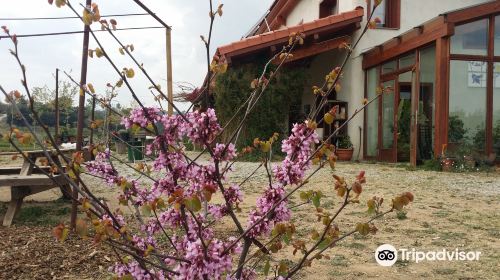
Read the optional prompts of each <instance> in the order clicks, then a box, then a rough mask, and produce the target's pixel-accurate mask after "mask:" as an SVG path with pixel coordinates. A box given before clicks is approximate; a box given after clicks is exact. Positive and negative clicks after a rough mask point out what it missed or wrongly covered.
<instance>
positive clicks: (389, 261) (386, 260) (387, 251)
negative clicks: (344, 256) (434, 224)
mask: <svg viewBox="0 0 500 280" xmlns="http://www.w3.org/2000/svg"><path fill="white" fill-rule="evenodd" d="M480 256H481V252H478V251H460V250H459V249H455V250H448V249H441V250H438V251H427V252H425V251H419V250H416V249H415V248H412V249H399V250H396V248H395V247H394V246H392V245H391V244H384V245H380V246H379V247H378V248H377V250H375V260H376V261H377V263H378V264H379V265H381V266H392V265H394V264H395V263H396V261H397V260H398V259H399V260H401V261H413V262H415V263H419V262H422V261H478V260H479V257H480Z"/></svg>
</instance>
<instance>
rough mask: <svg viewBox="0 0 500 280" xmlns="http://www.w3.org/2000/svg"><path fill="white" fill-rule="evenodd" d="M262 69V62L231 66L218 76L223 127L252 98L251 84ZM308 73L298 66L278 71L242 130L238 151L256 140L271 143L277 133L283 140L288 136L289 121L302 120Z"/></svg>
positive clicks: (217, 94) (217, 100) (229, 131)
mask: <svg viewBox="0 0 500 280" xmlns="http://www.w3.org/2000/svg"><path fill="white" fill-rule="evenodd" d="M263 69H264V63H262V62H256V63H251V64H250V63H249V64H243V65H238V66H232V67H230V68H229V69H228V70H227V72H226V73H224V74H220V75H218V76H217V78H216V82H215V108H216V111H217V116H218V118H219V120H220V122H221V124H223V125H225V124H226V123H227V122H228V121H229V119H230V118H231V117H232V116H233V114H234V113H235V112H236V110H237V109H238V108H239V107H240V106H241V104H243V103H244V102H245V100H246V99H247V98H248V97H249V96H250V94H251V92H252V91H253V90H252V88H251V86H250V84H251V82H252V80H254V79H256V78H258V77H259V76H260V75H261V73H262V70H263ZM274 70H275V66H273V65H272V66H271V69H270V71H274ZM268 73H269V71H268ZM305 73H306V71H305V68H304V67H299V66H292V67H290V66H287V67H283V68H282V69H280V70H279V72H278V73H277V75H276V77H275V79H273V80H272V81H271V82H270V84H269V86H268V88H267V89H266V91H265V92H264V95H263V96H262V97H261V98H260V100H259V102H258V103H257V106H256V107H255V109H254V110H253V111H252V113H251V115H250V116H249V118H248V120H247V122H246V124H245V126H244V127H243V130H242V132H241V134H240V138H239V141H238V143H237V146H238V148H240V147H244V146H248V145H251V144H252V142H253V139H254V138H256V137H258V138H261V139H268V138H269V137H271V136H272V134H273V133H274V132H277V133H279V134H280V139H283V137H284V136H286V135H287V134H288V132H289V126H290V121H292V122H296V121H301V120H302V119H303V116H302V113H301V112H302V110H301V106H300V104H301V97H302V93H303V92H304V86H305V85H306V82H307V81H306V80H307V78H308V77H307V75H306V74H305ZM266 76H268V75H266ZM245 110H246V108H245V109H243V110H242V111H241V113H240V114H239V116H238V117H237V119H236V120H235V121H233V122H232V123H231V125H230V126H229V129H227V131H226V133H225V134H224V138H225V139H224V140H227V138H228V137H230V135H231V134H232V132H233V131H234V130H235V129H236V125H237V124H238V123H239V121H241V119H242V117H243V116H244V114H245ZM274 149H275V150H276V151H278V150H279V145H275V147H274Z"/></svg>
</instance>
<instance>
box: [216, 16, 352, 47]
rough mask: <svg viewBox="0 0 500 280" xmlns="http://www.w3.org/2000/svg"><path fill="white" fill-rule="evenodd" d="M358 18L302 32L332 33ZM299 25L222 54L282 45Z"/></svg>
mask: <svg viewBox="0 0 500 280" xmlns="http://www.w3.org/2000/svg"><path fill="white" fill-rule="evenodd" d="M359 20H360V19H359V18H358V17H355V18H352V19H350V20H345V21H342V22H338V23H335V24H333V25H326V26H324V27H321V28H316V29H314V30H308V31H305V32H303V33H305V34H306V37H307V36H311V35H312V34H314V33H318V32H331V33H334V32H337V31H340V30H343V29H345V28H346V27H347V26H350V25H352V24H355V23H356V22H359ZM300 27H301V26H296V27H291V28H287V29H284V30H279V31H275V32H273V33H274V34H272V33H271V34H269V36H272V35H273V37H274V38H275V39H274V40H266V39H265V38H264V39H262V41H264V40H265V41H264V43H260V44H255V45H254V44H252V45H250V46H248V47H245V48H237V49H235V50H231V51H227V52H226V53H224V55H226V57H235V56H239V55H243V54H248V53H251V52H254V51H258V50H262V49H264V48H268V47H270V46H272V45H280V44H281V45H282V44H284V43H287V42H288V39H289V35H290V34H291V33H292V32H301V28H300ZM281 32H283V33H284V34H285V33H286V36H282V34H277V33H281ZM271 38H272V37H271ZM247 40H248V39H247Z"/></svg>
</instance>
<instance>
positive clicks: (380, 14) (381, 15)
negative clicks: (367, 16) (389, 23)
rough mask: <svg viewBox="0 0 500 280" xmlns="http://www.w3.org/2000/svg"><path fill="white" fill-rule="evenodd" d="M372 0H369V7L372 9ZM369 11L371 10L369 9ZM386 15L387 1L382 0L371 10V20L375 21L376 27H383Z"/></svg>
mask: <svg viewBox="0 0 500 280" xmlns="http://www.w3.org/2000/svg"><path fill="white" fill-rule="evenodd" d="M374 2H375V1H374V0H371V7H372V9H373V7H374V5H375V3H374ZM370 12H371V11H370ZM386 15H387V3H386V0H382V2H380V4H379V5H378V6H377V8H375V11H374V12H373V17H372V18H373V20H375V22H376V23H377V27H385V25H386V24H385V23H386Z"/></svg>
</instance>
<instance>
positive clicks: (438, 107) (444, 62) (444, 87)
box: [434, 38, 450, 157]
mask: <svg viewBox="0 0 500 280" xmlns="http://www.w3.org/2000/svg"><path fill="white" fill-rule="evenodd" d="M449 42H450V39H449V38H439V39H437V40H436V77H435V79H436V90H435V105H434V107H435V108H434V110H435V112H436V113H435V121H434V155H435V156H436V157H437V156H439V155H440V154H441V150H442V147H443V144H447V143H448V106H449V104H448V102H449V95H448V88H449V81H450V75H449V71H450V69H449V65H450V55H449V53H450V52H449Z"/></svg>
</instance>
